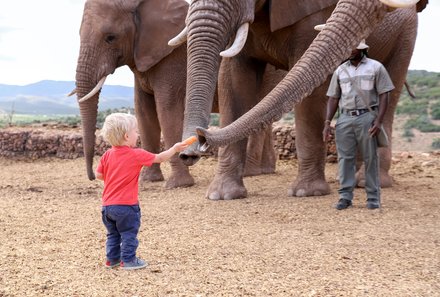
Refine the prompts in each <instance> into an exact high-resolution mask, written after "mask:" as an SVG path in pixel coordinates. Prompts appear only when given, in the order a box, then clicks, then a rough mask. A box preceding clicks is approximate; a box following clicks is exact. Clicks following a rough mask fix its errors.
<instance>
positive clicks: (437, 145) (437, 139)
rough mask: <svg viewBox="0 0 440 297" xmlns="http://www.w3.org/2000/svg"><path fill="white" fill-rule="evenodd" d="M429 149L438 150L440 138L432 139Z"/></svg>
mask: <svg viewBox="0 0 440 297" xmlns="http://www.w3.org/2000/svg"><path fill="white" fill-rule="evenodd" d="M431 147H432V148H433V149H435V150H440V138H434V139H433V140H432V144H431Z"/></svg>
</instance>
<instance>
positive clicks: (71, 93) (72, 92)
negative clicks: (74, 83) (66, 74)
mask: <svg viewBox="0 0 440 297" xmlns="http://www.w3.org/2000/svg"><path fill="white" fill-rule="evenodd" d="M75 94H76V88H75V89H73V90H72V91H71V92H70V93H69V94H67V97H70V96H72V95H75Z"/></svg>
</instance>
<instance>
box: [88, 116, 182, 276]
mask: <svg viewBox="0 0 440 297" xmlns="http://www.w3.org/2000/svg"><path fill="white" fill-rule="evenodd" d="M101 135H102V136H103V138H104V140H105V141H107V142H108V143H109V144H110V145H111V146H112V147H111V148H110V149H109V150H107V151H106V152H105V153H104V155H102V157H101V159H100V161H99V164H98V167H97V168H96V178H97V179H100V180H103V181H104V190H103V193H102V221H103V223H104V225H105V227H106V228H107V242H106V256H107V261H106V263H105V266H106V267H107V268H112V267H116V266H119V265H120V266H121V267H122V268H123V269H126V270H132V269H140V268H144V267H146V266H147V263H146V262H145V261H144V260H141V259H140V258H138V257H136V249H137V247H138V244H139V242H138V239H137V234H138V232H139V227H140V224H141V210H140V207H139V200H138V179H139V174H140V171H141V169H142V166H151V165H152V164H153V163H161V162H164V161H167V160H169V159H170V158H171V157H172V156H173V155H174V154H175V153H177V152H181V151H183V150H184V149H185V148H186V147H187V146H188V144H186V143H185V142H178V143H176V144H175V145H174V146H173V147H171V148H170V149H168V150H166V151H164V152H161V153H160V154H153V153H150V152H148V151H146V150H143V149H141V148H136V143H137V139H138V137H139V133H138V128H137V121H136V117H135V116H133V115H130V114H124V113H113V114H111V115H109V116H107V117H106V119H105V122H104V126H103V128H102V130H101Z"/></svg>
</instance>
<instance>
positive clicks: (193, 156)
mask: <svg viewBox="0 0 440 297" xmlns="http://www.w3.org/2000/svg"><path fill="white" fill-rule="evenodd" d="M179 158H180V160H182V162H183V164H185V165H186V166H193V165H194V164H196V163H197V162H198V161H199V160H200V158H201V154H200V153H198V152H197V151H195V150H186V151H184V152H181V153H180V154H179Z"/></svg>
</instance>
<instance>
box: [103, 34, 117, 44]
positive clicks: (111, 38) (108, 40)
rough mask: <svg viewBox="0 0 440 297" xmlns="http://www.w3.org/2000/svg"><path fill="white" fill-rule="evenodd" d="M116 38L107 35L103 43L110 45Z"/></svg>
mask: <svg viewBox="0 0 440 297" xmlns="http://www.w3.org/2000/svg"><path fill="white" fill-rule="evenodd" d="M115 39H116V36H115V35H113V34H109V35H107V36H106V37H105V42H107V43H112V42H113V41H115Z"/></svg>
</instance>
